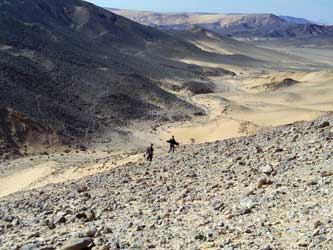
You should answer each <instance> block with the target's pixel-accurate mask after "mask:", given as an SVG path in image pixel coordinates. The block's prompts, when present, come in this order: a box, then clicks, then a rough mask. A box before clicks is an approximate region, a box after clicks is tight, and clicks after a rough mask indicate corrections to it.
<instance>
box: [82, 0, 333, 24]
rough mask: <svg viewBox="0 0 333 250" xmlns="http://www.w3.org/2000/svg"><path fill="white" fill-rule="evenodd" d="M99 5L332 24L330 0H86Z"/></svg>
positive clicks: (332, 6) (331, 3) (331, 4)
mask: <svg viewBox="0 0 333 250" xmlns="http://www.w3.org/2000/svg"><path fill="white" fill-rule="evenodd" d="M86 1H88V2H91V3H94V4H96V5H98V6H101V7H108V8H116V9H129V10H144V11H158V12H191V13H193V12H197V13H226V14H227V13H272V14H275V15H279V16H292V17H297V18H305V19H308V20H310V21H314V22H319V23H324V24H333V12H332V11H331V10H333V1H331V0H317V1H315V2H314V1H312V0H294V1H292V2H291V1H289V0H265V1H263V0H254V1H251V2H248V1H247V2H245V0H233V1H230V0H227V1H223V0H222V1H221V0H207V1H200V0H190V1H187V2H185V1H184V2H182V1H177V0H169V1H168V2H162V1H153V0H131V1H129V0H86Z"/></svg>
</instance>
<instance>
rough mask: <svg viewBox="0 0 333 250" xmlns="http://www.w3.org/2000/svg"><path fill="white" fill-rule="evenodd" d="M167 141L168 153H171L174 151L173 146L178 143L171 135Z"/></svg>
mask: <svg viewBox="0 0 333 250" xmlns="http://www.w3.org/2000/svg"><path fill="white" fill-rule="evenodd" d="M167 143H169V144H170V149H169V153H171V152H172V153H174V152H175V147H176V146H179V143H178V142H176V140H175V137H174V136H172V138H171V139H170V140H168V141H167Z"/></svg>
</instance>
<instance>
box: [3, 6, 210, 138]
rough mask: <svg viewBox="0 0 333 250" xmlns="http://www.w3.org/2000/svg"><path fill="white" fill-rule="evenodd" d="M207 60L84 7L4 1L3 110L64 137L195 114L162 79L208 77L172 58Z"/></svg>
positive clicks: (180, 44)
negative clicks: (145, 120) (16, 113)
mask: <svg viewBox="0 0 333 250" xmlns="http://www.w3.org/2000/svg"><path fill="white" fill-rule="evenodd" d="M206 54H207V53H205V52H203V51H201V50H200V49H198V48H197V47H195V46H194V45H191V44H190V43H187V42H184V41H182V40H179V39H177V38H174V37H171V36H169V35H168V34H165V33H163V32H161V31H158V30H155V29H153V28H149V27H145V26H143V25H141V24H138V23H135V22H132V21H130V20H128V19H126V18H124V17H121V16H118V15H115V14H113V13H111V12H109V11H107V10H104V9H102V8H99V7H96V6H94V5H92V4H89V3H86V2H83V1H80V0H25V1H20V0H12V1H5V0H0V83H1V84H0V107H2V108H10V109H13V110H15V111H17V112H19V113H22V114H23V115H26V116H27V117H29V118H30V119H32V120H34V121H35V122H37V123H39V124H40V125H41V126H44V127H48V128H50V129H52V130H54V131H56V132H57V133H58V134H59V135H60V137H62V138H67V139H70V138H72V139H74V138H78V137H82V136H87V135H89V134H93V133H94V132H95V131H100V130H101V129H102V128H103V127H105V126H118V125H125V124H126V123H127V122H129V121H131V120H133V119H139V118H140V119H141V118H148V119H151V120H158V119H164V120H165V119H169V120H172V119H173V117H178V118H179V117H180V116H183V117H184V118H185V117H187V116H189V115H191V114H193V113H195V112H197V111H198V109H197V108H196V107H194V106H192V105H190V104H188V103H186V102H184V101H182V100H180V99H178V98H177V97H176V96H174V95H173V94H170V93H169V92H167V91H165V90H163V89H162V88H160V86H162V85H161V83H160V79H174V80H177V81H178V80H180V81H181V80H182V79H198V78H205V74H206V73H205V72H207V69H202V68H199V67H197V66H193V65H186V64H183V63H179V62H176V60H172V59H177V58H182V57H184V56H185V55H187V56H191V55H192V56H197V57H198V56H206ZM208 71H209V69H208ZM157 114H158V115H157Z"/></svg>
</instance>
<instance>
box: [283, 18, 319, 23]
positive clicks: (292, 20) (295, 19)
mask: <svg viewBox="0 0 333 250" xmlns="http://www.w3.org/2000/svg"><path fill="white" fill-rule="evenodd" d="M279 17H280V18H282V19H283V20H285V21H287V22H289V23H296V24H316V23H315V22H311V21H309V20H307V19H304V18H297V17H291V16H279Z"/></svg>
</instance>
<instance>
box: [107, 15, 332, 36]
mask: <svg viewBox="0 0 333 250" xmlns="http://www.w3.org/2000/svg"><path fill="white" fill-rule="evenodd" d="M111 10H112V11H114V12H115V13H117V14H119V15H122V16H125V17H128V18H130V19H132V20H134V21H136V22H139V23H142V24H145V25H148V26H152V27H157V28H160V29H168V30H184V29H188V28H189V27H191V26H192V25H199V26H200V27H202V28H206V29H208V30H211V31H214V32H217V33H220V34H224V35H233V36H236V37H274V38H281V37H303V36H332V35H333V28H332V27H330V26H322V25H317V24H313V23H310V22H306V21H304V20H302V21H301V20H299V19H292V18H290V17H288V18H287V17H279V16H276V15H273V14H213V13H212V14H201V13H160V12H147V11H131V10H116V9H111Z"/></svg>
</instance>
